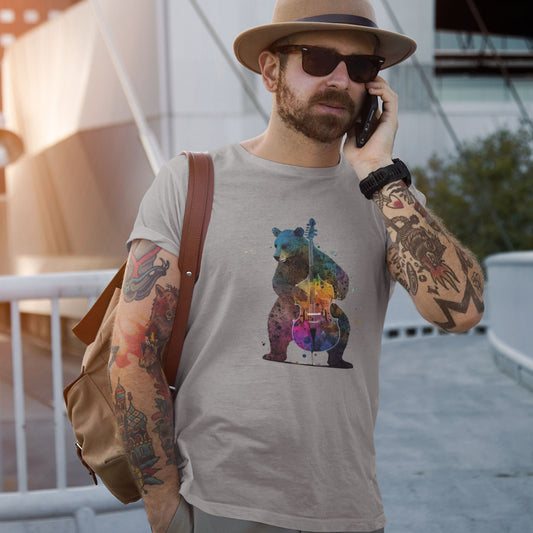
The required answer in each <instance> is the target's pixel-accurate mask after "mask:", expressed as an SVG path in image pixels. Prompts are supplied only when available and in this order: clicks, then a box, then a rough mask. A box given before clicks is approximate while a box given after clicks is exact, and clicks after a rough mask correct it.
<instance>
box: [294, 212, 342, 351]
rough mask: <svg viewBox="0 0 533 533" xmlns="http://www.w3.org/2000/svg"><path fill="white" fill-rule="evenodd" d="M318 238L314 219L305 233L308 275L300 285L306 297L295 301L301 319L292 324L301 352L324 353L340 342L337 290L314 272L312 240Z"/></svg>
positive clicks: (295, 339) (310, 221) (295, 340)
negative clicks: (334, 305)
mask: <svg viewBox="0 0 533 533" xmlns="http://www.w3.org/2000/svg"><path fill="white" fill-rule="evenodd" d="M316 235H317V230H316V222H315V220H314V219H313V218H311V219H310V220H309V224H307V228H306V230H305V237H306V239H307V240H308V241H309V275H308V276H307V278H306V279H304V280H303V281H301V282H300V283H298V285H297V287H298V288H300V289H301V290H302V291H303V293H305V295H306V297H305V298H301V299H300V298H298V297H296V298H295V300H296V303H297V304H298V305H299V306H300V316H299V317H298V319H297V320H295V321H294V322H293V326H292V338H293V339H294V342H295V343H296V344H297V345H298V346H299V347H300V348H302V350H307V351H309V352H325V351H326V350H329V349H331V348H333V347H334V346H335V345H336V344H337V343H338V342H339V334H340V332H339V326H338V323H337V319H335V318H333V317H332V316H331V312H330V306H331V304H332V302H333V299H334V298H335V290H334V289H333V287H332V285H331V284H330V283H328V282H327V281H324V280H323V279H322V278H321V277H320V274H319V273H318V272H317V271H316V269H315V263H314V254H313V248H314V244H313V239H314V238H315V237H316Z"/></svg>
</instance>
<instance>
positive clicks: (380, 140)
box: [344, 76, 484, 331]
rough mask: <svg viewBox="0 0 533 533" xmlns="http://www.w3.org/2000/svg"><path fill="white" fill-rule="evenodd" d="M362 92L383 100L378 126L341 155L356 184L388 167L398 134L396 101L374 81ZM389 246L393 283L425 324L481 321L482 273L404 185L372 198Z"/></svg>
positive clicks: (453, 327)
mask: <svg viewBox="0 0 533 533" xmlns="http://www.w3.org/2000/svg"><path fill="white" fill-rule="evenodd" d="M366 89H367V90H368V91H369V92H370V93H372V94H374V95H377V96H379V97H380V98H381V100H382V102H383V113H382V114H381V116H380V119H379V125H378V127H377V129H376V131H375V132H374V133H373V134H372V136H371V137H370V139H369V140H368V142H367V143H366V144H365V145H364V147H362V148H356V145H355V142H354V140H353V132H352V133H350V135H349V136H348V139H347V140H346V142H345V143H344V155H345V157H346V159H347V160H348V161H349V162H350V164H351V165H352V166H353V168H354V170H355V171H356V173H357V175H358V177H359V179H363V178H365V177H366V176H368V174H369V173H370V172H373V171H375V170H377V169H378V168H381V167H385V166H387V165H390V164H392V159H391V158H392V149H393V145H394V139H395V136H396V132H397V130H398V96H397V95H396V93H394V91H392V90H391V88H390V87H389V85H388V84H387V83H386V81H385V80H384V79H383V78H381V77H379V76H377V77H376V79H375V80H374V81H372V82H369V83H367V84H366ZM373 200H374V202H375V203H376V205H377V206H378V208H379V209H380V210H381V212H382V214H383V219H384V221H385V225H386V226H387V230H388V232H389V234H390V236H391V239H392V242H393V245H392V246H391V247H390V248H389V252H388V256H387V263H388V266H389V271H390V272H391V275H392V276H393V278H395V279H396V280H398V281H399V282H400V283H401V284H402V285H403V286H404V287H405V288H406V289H407V291H409V294H410V295H411V297H412V299H413V301H414V303H415V305H416V307H417V309H418V311H419V312H420V314H421V315H422V316H423V317H424V318H425V319H426V320H428V321H429V322H432V323H433V324H435V325H437V326H439V327H440V328H442V329H445V330H448V331H465V330H467V329H469V328H471V327H473V326H475V325H476V324H477V323H478V322H479V321H480V320H481V317H482V316H483V309H484V307H483V272H482V270H481V268H480V266H479V265H478V263H477V262H476V260H475V259H474V258H473V256H472V254H471V253H470V252H469V251H468V250H467V249H466V248H464V247H463V246H462V245H461V244H460V243H459V242H458V241H457V240H456V239H455V238H454V237H453V236H452V235H451V234H450V233H449V232H448V231H447V230H446V229H445V227H444V225H443V224H442V223H441V222H440V221H438V220H437V218H436V217H435V216H434V215H432V214H430V213H429V212H428V211H426V209H424V207H423V206H422V205H420V203H418V202H417V201H416V199H415V198H414V196H413V195H412V194H411V192H410V191H409V190H408V189H407V187H406V186H405V184H404V183H403V182H402V181H395V182H393V183H390V184H389V185H387V186H385V187H384V188H383V189H382V190H381V191H379V192H377V193H375V194H374V197H373Z"/></svg>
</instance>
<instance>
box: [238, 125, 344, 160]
mask: <svg viewBox="0 0 533 533" xmlns="http://www.w3.org/2000/svg"><path fill="white" fill-rule="evenodd" d="M341 143H342V139H338V140H336V141H334V142H332V143H321V142H318V141H314V140H312V139H309V138H308V137H306V136H305V135H303V134H302V133H300V132H297V131H294V130H292V129H290V128H288V127H285V125H282V124H275V121H273V120H271V121H270V124H269V125H268V128H267V129H266V131H265V132H264V133H262V134H261V135H259V137H255V138H254V139H250V140H247V141H243V142H242V143H241V145H242V146H243V148H244V149H245V150H247V151H248V152H250V153H251V154H252V155H255V156H257V157H260V158H261V159H267V160H268V161H274V162H276V163H283V164H284V165H293V166H298V167H309V168H325V167H334V166H336V165H337V164H338V163H339V159H340V148H341Z"/></svg>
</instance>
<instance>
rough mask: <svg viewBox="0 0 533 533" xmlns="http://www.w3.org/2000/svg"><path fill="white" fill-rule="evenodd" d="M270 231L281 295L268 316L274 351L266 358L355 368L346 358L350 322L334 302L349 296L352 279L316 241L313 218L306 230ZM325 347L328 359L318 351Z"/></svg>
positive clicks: (275, 285)
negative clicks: (288, 351)
mask: <svg viewBox="0 0 533 533" xmlns="http://www.w3.org/2000/svg"><path fill="white" fill-rule="evenodd" d="M272 233H273V234H274V236H275V237H276V240H275V242H274V248H275V252H274V259H275V260H276V262H277V266H276V271H275V273H274V278H273V280H272V287H273V289H274V291H275V292H276V294H277V296H278V298H277V300H276V301H275V303H274V305H273V307H272V309H271V311H270V314H269V317H268V336H269V341H270V352H269V353H267V354H265V355H263V359H265V360H267V361H277V362H285V363H294V364H303V365H311V366H328V367H333V368H352V367H353V365H352V364H351V363H349V362H347V361H345V360H344V359H343V354H344V351H345V348H346V345H347V344H348V340H349V334H350V322H349V320H348V317H347V316H346V314H345V313H344V311H343V310H342V309H341V308H340V307H339V306H338V305H337V303H336V302H337V301H339V300H343V299H344V298H345V297H346V295H347V293H348V286H349V279H348V275H347V274H346V272H345V271H344V270H343V269H342V268H341V267H340V266H339V265H338V264H337V263H336V262H335V261H334V260H333V259H332V258H331V257H330V256H328V255H327V254H325V253H324V252H322V251H321V250H319V249H318V248H317V247H316V246H315V244H314V239H315V237H316V235H317V223H316V221H315V219H314V218H310V219H309V222H308V224H307V229H306V230H305V231H304V229H303V228H301V227H297V228H296V229H294V230H293V229H285V230H280V229H278V228H273V229H272ZM293 343H294V344H293ZM291 344H293V346H294V348H298V349H297V350H294V348H293V349H291V351H290V355H289V356H288V355H287V349H288V348H289V346H290V345H291ZM300 350H302V351H300ZM323 352H327V354H328V359H327V365H325V364H324V362H325V361H324V359H323V358H322V357H318V354H320V353H323ZM310 356H311V357H310Z"/></svg>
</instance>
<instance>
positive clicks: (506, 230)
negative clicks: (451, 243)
mask: <svg viewBox="0 0 533 533" xmlns="http://www.w3.org/2000/svg"><path fill="white" fill-rule="evenodd" d="M413 177H414V180H415V183H416V186H417V188H418V189H420V190H421V191H422V192H423V193H424V194H425V195H426V196H427V198H428V205H429V206H430V207H431V209H432V211H433V212H435V213H436V214H437V216H439V217H441V218H442V219H443V220H444V222H445V223H446V226H447V227H448V228H449V229H450V231H451V232H452V233H454V234H455V235H456V236H457V237H458V238H459V240H460V241H461V242H463V243H464V244H465V245H466V246H468V247H469V248H470V249H471V250H472V252H474V254H476V255H477V256H478V258H479V259H481V260H482V259H484V258H485V257H486V256H488V255H490V254H494V253H498V252H506V251H510V250H533V135H532V134H531V133H530V132H529V130H526V129H520V130H519V131H518V132H516V133H512V132H510V131H509V130H506V129H501V130H498V131H496V132H495V133H493V134H491V135H489V136H488V137H486V138H481V139H477V140H475V141H472V142H470V143H468V144H466V145H465V147H464V149H463V153H462V154H461V155H457V156H454V157H452V158H449V159H442V158H440V157H438V156H433V157H432V158H431V159H430V161H429V163H428V166H427V168H416V169H414V171H413Z"/></svg>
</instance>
